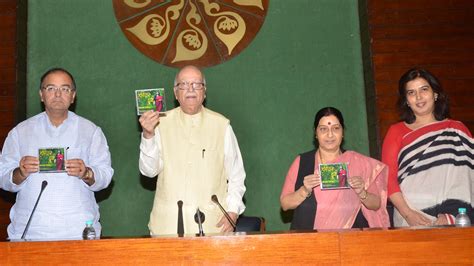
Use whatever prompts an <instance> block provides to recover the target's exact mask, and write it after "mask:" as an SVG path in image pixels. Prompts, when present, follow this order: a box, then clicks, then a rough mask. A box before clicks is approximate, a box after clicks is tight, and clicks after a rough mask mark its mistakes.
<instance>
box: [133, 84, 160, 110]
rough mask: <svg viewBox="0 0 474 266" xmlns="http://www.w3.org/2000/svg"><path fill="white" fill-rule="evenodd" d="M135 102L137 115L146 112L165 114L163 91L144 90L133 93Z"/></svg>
mask: <svg viewBox="0 0 474 266" xmlns="http://www.w3.org/2000/svg"><path fill="white" fill-rule="evenodd" d="M135 100H136V103H137V115H141V114H143V113H145V112H146V111H150V110H153V111H157V112H160V113H164V112H166V103H165V89H163V88H159V89H144V90H136V91H135Z"/></svg>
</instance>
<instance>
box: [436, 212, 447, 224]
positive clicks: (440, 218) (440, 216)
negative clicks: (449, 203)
mask: <svg viewBox="0 0 474 266" xmlns="http://www.w3.org/2000/svg"><path fill="white" fill-rule="evenodd" d="M433 224H434V225H448V224H449V221H448V219H447V218H446V215H445V214H444V213H440V214H438V219H436V221H434V222H433Z"/></svg>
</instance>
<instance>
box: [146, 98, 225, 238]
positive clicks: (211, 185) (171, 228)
mask: <svg viewBox="0 0 474 266" xmlns="http://www.w3.org/2000/svg"><path fill="white" fill-rule="evenodd" d="M228 125H229V120H228V119H226V118H225V117H223V116H222V115H220V114H218V113H216V112H213V111H210V110H209V109H206V108H204V107H203V109H202V111H201V112H200V113H198V114H196V115H192V116H190V115H186V114H185V113H184V112H183V111H182V110H181V108H180V107H178V108H175V109H173V110H171V111H169V112H167V114H166V116H164V117H161V118H160V124H159V126H158V127H157V130H159V132H160V136H161V145H162V150H161V156H162V158H163V166H164V168H163V171H162V172H161V173H160V174H159V176H158V180H157V184H156V193H155V200H154V203H153V210H152V212H151V214H150V222H149V224H148V228H149V229H150V232H151V234H152V235H163V234H176V233H177V225H178V205H177V202H178V201H179V200H182V201H183V221H184V232H185V234H195V233H197V232H198V225H197V224H196V222H195V221H194V214H195V213H196V209H197V208H198V207H199V209H200V210H201V211H202V212H203V213H204V214H205V221H204V223H203V229H204V233H217V232H219V231H220V230H219V228H217V227H216V226H215V225H216V224H217V222H218V221H219V219H220V218H221V217H222V212H221V211H220V210H219V207H218V206H216V204H214V203H213V202H212V201H211V196H212V195H213V194H215V195H217V197H218V198H219V202H220V203H221V204H222V205H223V206H224V208H226V197H227V175H226V172H225V169H224V135H225V131H226V129H227V127H228Z"/></svg>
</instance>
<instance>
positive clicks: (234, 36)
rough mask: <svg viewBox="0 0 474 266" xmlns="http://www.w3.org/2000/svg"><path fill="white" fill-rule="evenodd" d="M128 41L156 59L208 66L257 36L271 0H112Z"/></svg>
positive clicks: (238, 51)
mask: <svg viewBox="0 0 474 266" xmlns="http://www.w3.org/2000/svg"><path fill="white" fill-rule="evenodd" d="M112 1H113V5H114V11H115V17H116V19H117V22H118V23H119V25H120V28H121V29H122V31H123V33H124V34H125V36H126V37H127V39H128V40H129V41H130V42H131V43H132V44H133V46H135V48H137V49H138V50H139V51H140V52H142V53H143V54H145V55H146V56H148V57H150V58H152V59H153V60H155V61H157V62H158V63H161V64H164V65H167V66H171V67H181V66H184V65H189V64H192V65H196V66H201V67H208V66H213V65H218V64H220V63H223V62H225V61H227V60H229V59H231V58H233V57H234V56H236V55H238V54H239V53H240V52H242V51H243V50H244V49H245V48H246V47H247V46H248V45H249V44H250V42H251V41H252V40H253V38H255V36H256V35H257V33H258V31H259V30H260V27H261V26H262V24H263V22H264V20H265V16H266V14H267V10H268V1H269V0H112Z"/></svg>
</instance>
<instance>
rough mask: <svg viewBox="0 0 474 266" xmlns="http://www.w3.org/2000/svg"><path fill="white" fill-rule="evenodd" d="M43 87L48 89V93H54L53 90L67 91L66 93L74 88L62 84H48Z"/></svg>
mask: <svg viewBox="0 0 474 266" xmlns="http://www.w3.org/2000/svg"><path fill="white" fill-rule="evenodd" d="M41 89H43V90H44V91H46V92H48V93H53V92H57V91H60V92H61V93H65V94H69V93H71V92H72V91H73V90H74V89H73V88H71V87H69V86H61V87H56V86H46V87H43V88H41Z"/></svg>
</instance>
